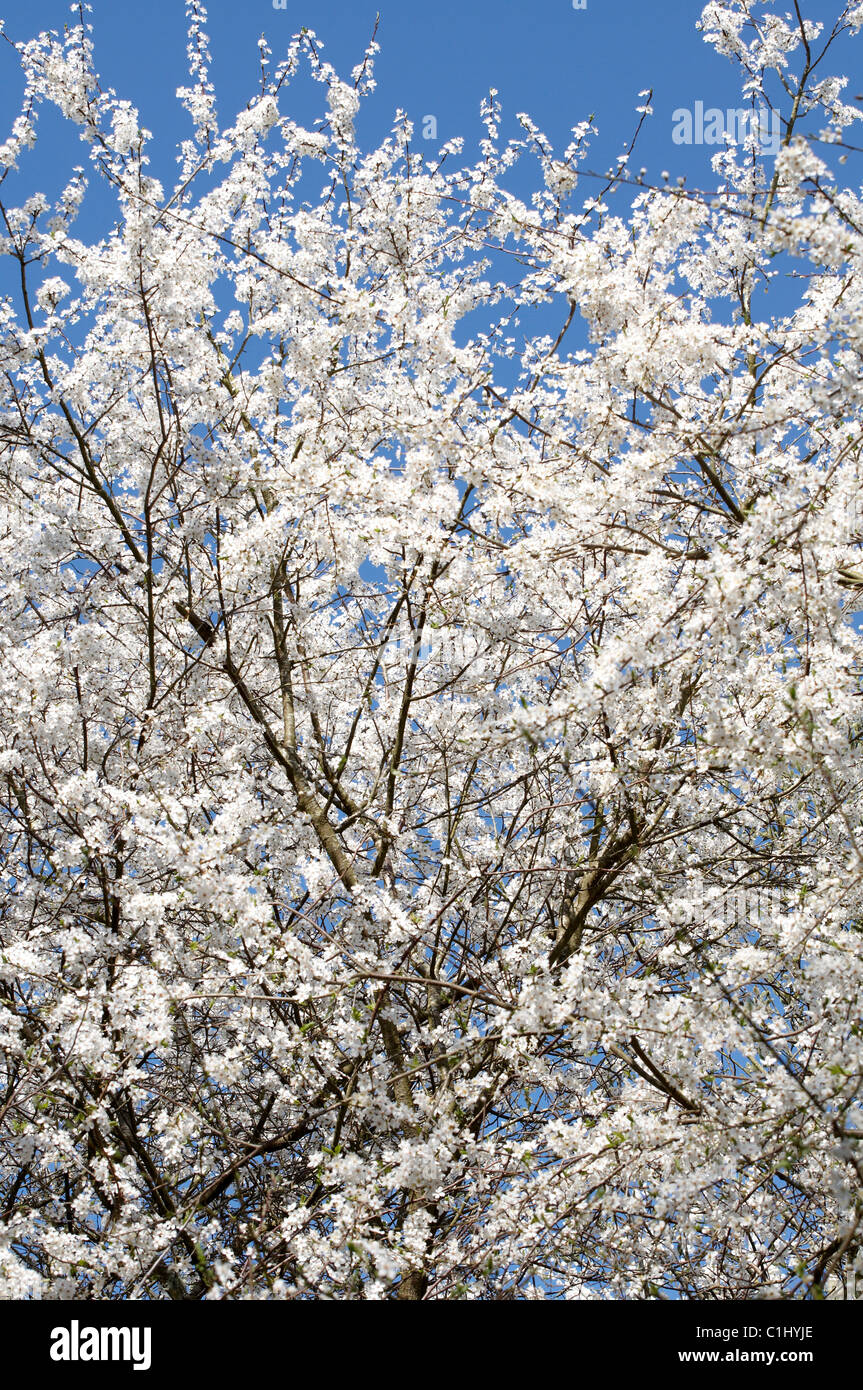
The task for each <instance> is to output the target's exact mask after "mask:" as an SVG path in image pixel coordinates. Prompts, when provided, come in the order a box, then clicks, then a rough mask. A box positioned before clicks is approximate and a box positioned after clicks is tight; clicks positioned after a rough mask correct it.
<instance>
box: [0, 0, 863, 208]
mask: <svg viewBox="0 0 863 1390" xmlns="http://www.w3.org/2000/svg"><path fill="white" fill-rule="evenodd" d="M839 3H840V0H804V10H805V13H806V14H807V15H810V16H811V17H813V18H825V19H826V18H828V17H832V16H833V15H835V13H836V12H837V9H838V7H839ZM92 8H93V13H92V16H91V19H92V22H93V25H94V33H95V40H96V53H97V62H98V66H99V70H100V73H101V76H102V80H103V84H104V85H106V86H112V87H114V88H115V89H116V91H117V93H118V95H119V96H122V97H126V98H128V99H130V100H131V101H132V102H133V103H134V104H135V105H136V106H138V108H139V110H140V112H141V117H142V121H143V124H144V125H145V126H147V127H148V128H149V129H150V130H152V131H153V132H154V133H155V134H156V135H157V136H158V137H159V138H160V143H161V141H162V140H164V141H165V142H166V143H165V144H164V145H162V149H161V157H160V156H158V155H156V157H155V158H154V163H153V172H154V173H156V174H158V175H159V176H160V177H163V178H165V179H166V181H167V182H170V181H171V175H172V168H173V158H172V152H171V149H170V146H171V143H172V142H173V141H174V140H175V139H176V138H179V137H182V136H184V135H186V134H187V133H188V118H187V117H186V115H185V113H184V112H183V111H182V110H181V109H180V108H179V106H178V104H177V102H176V101H175V96H174V94H175V92H176V88H177V87H178V86H179V85H181V84H183V83H184V82H186V81H187V80H188V78H187V73H186V66H185V18H184V4H183V0H139V3H132V0H93V6H92ZM378 8H379V9H380V13H381V22H380V27H379V31H378V40H379V42H380V44H381V48H382V52H381V54H380V56H379V58H378V64H377V77H378V89H377V91H376V93H375V95H374V97H373V98H372V102H371V104H370V105H369V106H368V107H367V109H366V113H365V115H364V117H363V118H362V121H361V124H360V127H359V129H360V134H361V138H362V139H363V142H364V143H366V142H370V141H372V140H375V141H376V140H377V139H379V138H381V137H382V136H383V135H384V134H385V132H386V131H387V130H388V128H389V125H390V123H391V119H392V116H393V113H394V111H395V109H396V108H397V107H402V108H404V109H405V110H407V111H408V113H409V115H410V116H411V117H412V118H413V119H414V120H415V122H416V125H417V131H418V134H419V128H420V125H421V121H422V118H423V117H424V116H426V115H434V116H435V117H436V118H437V123H438V135H439V138H440V140H446V139H449V138H451V137H452V136H454V135H463V136H464V137H465V139H466V142H467V146H466V148H467V151H468V152H471V153H472V150H473V147H474V144H475V141H476V139H477V138H478V137H479V136H480V135H481V133H482V132H481V128H480V126H479V122H478V114H477V113H478V108H479V103H480V100H481V99H482V97H483V96H484V95H485V94H486V93H487V92H488V89H489V87H491V86H494V87H497V88H498V89H499V92H500V97H501V100H502V101H503V103H504V127H503V130H504V133H507V134H509V133H516V132H515V131H514V129H513V128H512V125H511V123H510V121H509V120H507V117H510V118H512V117H513V116H514V114H515V112H517V111H526V112H528V114H529V115H530V116H531V117H532V118H533V119H534V120H535V121H536V123H537V124H538V125H539V126H540V128H541V129H543V130H544V131H545V132H546V134H547V135H548V136H549V137H550V138H551V139H552V140H553V141H554V143H555V144H556V145H557V146H558V148H559V149H561V150H562V149H563V148H564V147H565V146H566V144H567V142H568V136H569V130H570V127H571V126H572V125H574V124H575V123H576V122H577V121H580V120H583V119H584V118H586V117H587V116H588V115H589V114H590V113H591V112H595V113H596V124H597V126H598V128H599V133H600V134H599V139H598V140H597V144H596V147H595V150H596V157H595V162H596V166H597V167H598V168H602V169H604V168H606V167H607V166H608V164H609V162H610V161H611V160H612V159H613V158H614V156H616V155H617V153H618V152H619V151H620V150H621V149H622V148H623V145H624V143H625V142H626V141H628V139H629V137H630V136H631V134H632V132H633V130H634V127H635V122H636V120H637V117H636V116H635V114H634V112H635V107H636V106H637V105H639V98H638V92H639V91H640V90H641V89H642V88H645V87H653V88H654V91H655V95H654V100H653V106H654V110H655V115H654V116H653V117H652V118H651V119H650V121H649V122H648V125H647V127H646V129H645V131H644V132H643V136H642V140H641V141H640V142H639V146H638V151H637V158H636V159H635V161H634V162H635V164H636V166H639V165H642V164H643V165H646V166H647V169H648V175H649V177H650V178H651V180H653V179H657V180H658V179H659V176H660V173H661V171H662V170H663V169H668V170H669V172H670V173H671V175H672V177H674V178H676V177H677V175H679V174H681V173H682V174H686V175H687V177H688V180H689V182H690V183H693V182H695V183H697V184H698V185H699V186H707V187H709V186H710V183H711V178H710V172H709V156H710V154H711V153H713V150H712V149H711V148H710V147H709V146H702V147H700V148H699V147H689V148H688V147H685V146H680V145H675V144H674V143H673V142H672V139H671V131H672V112H673V111H674V109H675V108H676V107H690V108H691V107H692V106H693V104H694V102H696V101H699V100H700V101H703V102H704V103H705V105H706V106H713V105H716V106H720V107H723V108H727V107H728V106H729V105H732V106H737V105H740V104H741V103H740V98H739V94H738V87H737V78H736V73H735V69H734V68H733V66H732V65H731V64H730V63H729V62H728V61H727V60H726V59H722V58H720V57H718V56H717V55H716V54H715V53H714V51H713V49H712V48H710V47H709V46H708V45H707V44H706V43H705V42H704V40H703V39H702V37H701V35H700V34H699V33H698V32H697V31H696V28H695V24H696V21H697V19H698V17H699V15H700V13H701V3H700V0H655V3H649V0H587V8H586V9H584V10H574V9H573V5H572V0H533V3H532V4H531V3H530V0H528V2H527V3H515V0H427V2H425V3H424V2H423V0H288V7H287V9H286V10H275V9H273V6H272V2H271V0H211V3H210V5H209V6H208V9H209V16H210V26H209V27H210V31H211V38H212V49H213V60H214V62H213V71H212V76H213V79H214V81H215V84H216V89H217V92H218V94H219V114H220V117H221V119H222V120H223V121H225V122H226V123H227V122H228V121H229V119H230V118H231V117H232V116H233V114H235V112H236V110H238V109H239V108H241V107H242V106H244V105H245V104H246V101H247V99H248V97H249V96H250V95H251V94H252V92H253V90H254V87H255V83H256V78H257V74H258V62H257V60H258V52H257V39H258V37H259V36H260V34H261V33H265V34H266V36H267V38H268V40H269V42H270V45H271V47H272V50H273V59H274V61H278V59H279V57H280V56H281V55H282V53H283V51H284V47H285V44H286V43H287V41H288V39H289V38H290V36H291V34H292V33H294V32H295V31H296V30H297V29H299V28H300V27H301V26H302V25H306V26H308V27H309V28H311V29H314V30H315V32H316V33H317V35H318V36H319V38H320V39H321V40H323V42H324V44H325V56H326V57H327V58H328V59H329V61H330V62H332V63H333V65H334V66H335V67H336V69H337V70H338V71H339V72H340V73H341V74H342V75H343V76H346V77H347V76H348V75H349V73H350V69H351V67H352V66H353V65H354V64H355V63H356V62H358V61H359V60H360V58H361V56H362V52H363V49H364V47H365V44H366V41H367V39H368V38H369V36H370V34H371V32H372V28H373V25H374V19H375V13H376V11H377V10H378ZM784 8H785V7H784V6H783V5H781V4H780V5H779V9H780V11H781V10H782V9H784ZM69 9H70V7H69V3H68V0H0V17H2V18H3V19H4V20H5V24H6V33H7V34H8V35H9V37H10V38H12V39H19V38H27V37H30V36H32V35H33V34H34V33H35V32H36V31H37V30H39V29H41V28H54V29H60V30H62V27H63V24H64V22H66V21H71V16H70V12H69ZM855 47H856V53H852V55H851V56H852V58H853V64H854V65H856V71H857V72H858V74H860V76H859V77H857V78H856V79H853V78H852V80H856V81H857V82H858V84H859V85H860V86H861V87H863V42H861V41H858V42H857V44H856V45H855ZM844 56H845V58H846V70H849V69H850V71H851V72H852V74H853V71H854V66H853V65H852V64H850V63H849V62H848V50H847V48H846V51H845V55H844ZM20 90H21V82H20V73H19V72H18V71H17V59H16V57H15V54H14V53H13V52H12V51H11V49H9V47H8V46H7V45H3V46H2V51H0V132H2V134H3V135H5V131H6V129H8V124H9V121H10V119H11V117H12V116H13V115H14V114H15V111H16V109H17V102H18V97H19V94H20ZM853 90H856V89H853ZM313 95H314V99H315V102H316V106H315V111H317V109H319V105H320V102H321V95H322V93H321V89H320V88H319V87H315V88H314V92H313ZM291 100H293V102H294V103H295V105H294V108H293V109H292V110H291V112H290V114H292V115H295V117H296V118H297V119H306V118H308V117H310V116H311V115H312V114H314V112H313V110H312V107H311V106H310V105H309V104H308V103H309V100H310V93H309V92H308V91H307V90H304V89H303V87H302V84H299V86H298V88H297V90H296V93H295V96H294V97H293V98H289V103H290V101H291ZM42 124H43V125H44V127H45V133H46V135H47V134H48V125H47V124H46V123H45V122H44V121H43V122H42ZM50 129H51V137H52V143H53V157H54V160H55V161H57V162H58V163H59V162H61V157H62V153H63V146H64V144H65V142H64V141H63V139H62V137H61V136H60V135H59V132H58V131H57V129H56V127H54V126H53V125H51V127H50ZM68 151H69V153H70V154H71V155H73V156H74V157H73V159H72V161H71V162H81V163H86V160H85V159H84V158H83V154H84V152H83V150H81V148H80V146H77V149H76V142H75V141H72V142H71V143H70V144H69V146H68ZM154 153H155V152H154ZM46 154H47V152H43V153H42V154H40V155H39V156H38V157H37V158H36V160H35V161H34V162H33V163H31V165H30V168H29V176H30V178H29V180H28V182H30V187H31V188H32V186H33V185H32V181H31V180H32V179H33V177H34V175H35V173H36V172H37V171H38V172H39V173H41V170H42V169H43V168H44V165H43V162H42V161H43V160H44V159H45V158H46ZM62 162H63V163H65V160H62ZM58 174H59V170H58ZM534 177H535V176H534ZM48 181H49V182H50V180H48ZM45 191H46V192H50V191H51V190H50V189H48V188H46V189H45Z"/></svg>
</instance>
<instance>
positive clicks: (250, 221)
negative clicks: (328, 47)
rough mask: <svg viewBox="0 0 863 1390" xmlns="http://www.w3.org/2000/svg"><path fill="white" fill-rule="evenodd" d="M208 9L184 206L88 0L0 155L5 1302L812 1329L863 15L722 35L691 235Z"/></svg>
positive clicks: (858, 1203) (849, 779) (752, 18)
mask: <svg viewBox="0 0 863 1390" xmlns="http://www.w3.org/2000/svg"><path fill="white" fill-rule="evenodd" d="M837 11H838V4H837ZM204 19H205V15H204V12H203V10H202V9H201V7H200V5H198V4H197V0H191V3H190V5H189V25H190V27H189V55H190V70H191V81H190V86H189V87H188V89H184V90H183V91H181V93H180V97H181V99H182V101H183V103H184V105H185V107H186V109H187V111H188V113H189V116H190V117H191V122H192V127H193V131H194V133H193V135H191V136H190V138H189V139H188V140H186V141H185V142H184V143H183V145H182V146H181V149H180V152H179V154H180V161H179V164H180V167H179V175H178V178H177V182H176V186H175V187H173V188H172V189H170V190H167V189H165V188H164V187H163V186H162V184H161V183H159V182H158V181H157V180H156V179H155V178H154V177H152V176H151V175H150V174H148V173H147V167H148V165H147V153H146V151H147V148H148V135H147V132H146V131H144V130H142V129H141V128H140V125H139V118H138V114H137V112H136V111H135V110H134V109H133V108H132V107H131V106H130V105H129V104H128V103H127V102H124V101H123V100H121V99H119V98H117V97H116V96H115V95H114V94H113V93H112V92H105V91H103V90H102V88H101V87H100V85H99V82H98V78H97V76H96V74H95V69H94V67H93V55H92V49H91V40H90V36H89V30H88V26H87V25H86V23H85V19H84V15H83V13H82V14H81V15H80V16H79V20H80V22H78V23H76V24H75V25H74V26H72V27H70V28H69V30H68V32H67V33H66V34H65V36H63V37H62V38H61V37H59V36H57V35H53V34H42V35H40V36H39V37H38V38H37V39H35V40H34V41H32V42H30V43H27V44H22V45H19V46H18V48H19V56H20V62H21V64H22V66H23V72H24V75H25V98H24V104H23V107H22V111H21V115H20V117H19V118H18V119H17V120H16V122H15V124H14V127H13V130H12V133H11V135H10V136H9V138H8V140H7V141H6V143H5V145H3V146H2V147H0V161H2V163H0V175H2V180H0V252H2V265H3V266H4V267H5V268H4V270H3V271H2V274H3V277H4V278H3V282H2V288H3V290H4V291H5V292H6V293H5V295H4V298H3V299H2V302H0V371H2V394H0V514H2V515H1V516H0V521H2V524H0V603H2V609H0V614H2V616H0V643H2V646H0V653H2V659H0V690H2V706H3V711H4V715H3V721H2V733H0V805H2V835H3V839H2V846H3V875H4V892H3V897H2V917H0V1004H2V1009H0V1057H2V1073H0V1081H2V1092H0V1143H2V1153H3V1159H2V1171H0V1180H2V1185H0V1280H2V1284H0V1291H2V1294H3V1296H4V1297H13V1298H14V1297H25V1296H36V1297H52V1298H61V1299H66V1298H80V1297H87V1298H98V1299H122V1298H138V1297H148V1298H172V1299H197V1298H203V1297H209V1298H229V1299H233V1298H277V1299H288V1298H309V1297H313V1298H334V1299H363V1298H371V1299H389V1298H393V1299H413V1300H417V1299H466V1300H469V1299H503V1298H516V1299H530V1298H549V1297H567V1298H573V1297H575V1298H597V1297H612V1298H656V1297H668V1296H672V1297H674V1296H676V1297H683V1298H751V1297H759V1298H764V1297H790V1298H802V1297H807V1296H813V1295H814V1296H818V1295H819V1294H827V1295H830V1296H836V1295H840V1296H841V1294H842V1293H843V1292H848V1291H850V1292H852V1293H853V1290H854V1281H855V1272H856V1268H857V1259H858V1254H857V1252H858V1250H859V1249H860V1247H861V1236H860V1231H861V1219H863V1169H861V1157H863V1154H861V1142H860V1141H861V1138H863V1114H861V1106H860V1085H861V1075H863V1042H861V1031H863V935H861V933H863V925H861V923H863V917H861V910H863V909H861V904H863V831H861V815H863V799H861V789H860V780H861V779H860V763H859V754H858V751H857V740H858V737H859V731H860V727H861V725H860V706H859V704H858V703H857V697H858V696H859V695H860V693H861V688H863V687H861V684H860V678H859V677H860V668H861V650H860V645H861V639H860V637H859V635H858V633H857V631H856V630H855V627H854V625H853V623H851V622H849V621H848V607H849V605H848V599H849V596H853V589H854V586H855V585H857V584H858V582H859V583H860V584H863V579H861V578H860V577H859V576H858V574H857V571H856V569H855V563H856V560H855V556H856V555H857V550H858V549H859V546H860V543H861V540H863V536H861V534H860V532H859V530H858V526H857V521H856V512H855V499H856V498H857V497H858V496H859V492H860V484H861V477H860V471H859V469H860V461H861V442H863V435H861V418H863V370H861V367H863V364H861V356H863V201H861V198H860V195H859V194H858V193H855V192H854V190H853V189H852V188H850V187H847V186H845V183H844V180H843V177H842V168H841V167H840V165H841V164H842V163H844V161H845V159H846V157H853V155H854V145H853V138H854V137H853V131H854V125H853V123H854V121H855V120H856V118H857V117H858V114H859V112H858V109H857V108H856V107H855V106H854V105H853V103H852V102H850V99H849V100H848V101H846V100H843V88H844V81H843V80H842V79H837V78H835V77H833V76H831V70H832V69H831V67H830V65H831V61H832V58H833V54H834V52H836V51H837V49H838V48H839V46H840V44H843V43H846V41H847V42H849V43H853V41H854V36H855V35H856V34H857V32H858V31H859V30H860V28H861V27H863V5H861V4H859V3H852V4H847V5H846V6H845V8H844V9H842V10H841V13H839V12H837V17H836V20H835V24H834V25H833V27H832V28H830V27H822V26H821V25H819V24H816V23H814V22H812V21H811V20H808V19H806V18H805V17H804V16H803V15H802V14H801V12H800V11H799V10H798V7H797V4H796V3H795V4H794V12H793V14H790V15H784V16H783V15H780V13H779V12H777V11H776V10H775V9H774V7H773V5H772V4H770V3H766V4H763V3H760V0H759V2H758V3H756V0H715V2H714V3H710V4H708V5H707V6H706V8H705V10H704V13H703V16H702V21H701V27H702V30H703V35H704V38H705V39H706V40H708V41H709V42H710V43H712V44H713V45H714V46H715V47H716V48H717V49H718V50H719V51H720V52H722V53H724V54H726V55H728V56H729V57H730V58H731V59H732V60H734V61H736V62H737V63H738V64H739V65H740V67H741V70H742V78H743V82H744V91H745V94H746V99H747V100H751V101H753V102H759V103H768V104H769V105H770V106H771V108H772V109H778V110H779V112H780V115H781V119H782V140H781V149H780V151H779V153H778V155H777V156H776V158H775V160H773V159H765V158H763V157H762V156H761V153H760V151H759V149H758V145H757V130H755V128H754V127H753V130H754V133H753V134H752V135H751V136H747V137H746V138H745V139H744V140H743V141H742V143H738V144H736V145H734V144H732V145H729V146H728V148H725V149H722V150H721V151H718V152H717V154H716V155H715V156H714V161H713V163H714V169H715V180H716V186H715V188H714V189H713V190H711V191H710V193H709V194H700V193H695V192H690V191H689V190H688V189H686V188H685V187H683V186H679V185H675V184H673V183H670V182H667V181H666V182H665V183H664V184H663V185H661V186H659V187H656V186H652V185H650V184H648V183H647V182H646V181H644V180H643V178H641V177H640V176H639V175H638V174H637V173H635V172H630V161H629V160H628V157H627V156H622V157H621V159H620V161H619V163H618V165H617V166H616V167H615V168H614V169H612V170H611V172H610V173H609V175H608V177H607V178H606V179H604V180H599V179H596V178H588V177H587V171H588V169H589V167H590V158H589V153H588V149H589V140H590V135H591V130H590V127H589V125H588V124H587V123H585V124H583V125H580V126H578V127H576V128H575V130H574V131H573V139H572V143H571V145H570V146H569V148H568V149H567V150H565V151H563V152H561V153H560V154H559V155H558V156H557V157H555V155H554V152H553V151H552V149H551V148H550V145H549V143H548V141H547V140H546V139H545V137H544V136H543V134H542V133H541V132H540V131H538V130H537V129H536V128H535V127H534V126H533V125H532V124H531V122H530V121H529V120H528V118H527V117H521V118H520V121H521V133H520V135H519V138H518V139H517V140H513V141H511V142H509V143H505V142H503V141H502V139H501V136H500V133H499V129H498V125H499V120H500V115H499V111H498V108H497V104H496V102H495V100H494V94H493V95H492V97H491V98H490V99H489V101H488V102H486V104H485V105H484V107H483V119H484V123H485V138H484V139H483V140H482V143H481V146H480V151H479V157H478V159H477V160H476V161H475V162H473V163H466V162H464V160H463V158H462V156H461V148H460V146H459V144H458V143H457V142H453V143H452V144H450V145H448V146H444V147H443V149H442V150H441V151H440V152H439V153H438V154H437V155H435V157H434V158H432V159H431V160H429V159H427V158H426V159H423V158H421V157H420V155H419V154H418V152H417V150H416V146H415V145H412V143H411V134H412V132H411V127H410V124H409V122H408V120H407V119H406V118H405V117H404V116H399V117H398V118H397V121H396V125H395V127H394V129H393V131H392V134H391V136H390V137H389V138H388V139H387V140H386V141H385V142H384V143H383V144H382V145H381V146H380V147H379V148H377V149H374V150H372V151H371V152H370V153H365V152H363V151H362V150H361V149H360V148H358V145H357V142H356V139H355V133H354V118H355V114H356V111H357V108H358V104H359V102H360V100H361V98H362V97H363V96H364V95H365V94H366V93H367V92H368V91H369V90H370V89H371V88H372V87H373V77H372V74H373V60H374V54H375V51H376V44H375V43H374V42H372V44H371V45H370V48H369V50H368V52H367V53H366V55H365V59H364V61H363V62H362V63H361V64H360V65H359V66H358V67H357V69H356V70H355V71H354V72H353V74H352V76H351V79H350V80H349V81H343V80H341V79H340V78H339V77H338V76H337V75H336V73H335V72H334V71H333V70H332V69H331V68H330V66H329V65H328V64H327V63H325V62H324V60H323V58H322V56H321V51H320V46H319V44H318V42H317V40H316V39H315V37H314V35H312V34H310V33H308V32H305V31H304V32H303V33H302V34H300V35H298V36H297V37H296V38H295V39H294V40H293V42H292V43H291V45H290V47H289V49H288V52H287V56H286V57H285V59H284V60H283V61H281V62H279V63H278V64H274V63H271V62H270V55H269V51H268V49H267V48H266V45H264V44H263V43H262V50H261V56H262V80H261V90H260V93H259V95H258V96H257V97H256V98H255V99H254V100H253V101H252V102H251V103H250V104H249V106H248V107H247V109H245V110H244V111H242V112H241V113H240V114H239V116H238V117H237V118H236V119H235V120H234V121H233V123H232V124H229V125H227V126H225V125H222V124H220V123H219V121H218V118H217V112H216V107H215V100H214V95H213V90H212V87H211V84H210V81H209V76H208V63H209V59H208V51H207V41H206V34H205V29H204ZM303 65H308V69H309V70H310V72H311V73H312V75H313V76H314V77H315V78H316V79H317V80H318V81H319V82H320V84H321V94H322V98H323V99H324V101H325V114H324V115H323V116H322V118H321V120H320V121H319V122H318V123H317V124H316V125H315V126H314V128H313V129H306V128H303V127H301V126H299V125H298V124H297V123H296V122H295V121H294V120H292V119H291V117H290V115H289V114H288V111H289V107H290V101H289V96H290V92H289V86H290V80H291V78H292V77H293V76H294V74H295V72H296V71H297V70H298V68H300V67H301V66H303ZM44 103H54V104H55V105H56V106H57V107H59V109H60V111H61V112H62V113H63V115H64V116H65V117H66V118H67V119H68V120H69V121H70V122H73V123H75V125H76V126H78V127H79V129H80V132H81V135H82V137H83V139H84V140H85V142H86V145H87V154H88V156H89V165H90V174H89V177H90V178H91V179H95V180H97V181H101V182H102V184H103V186H104V189H105V190H106V191H107V192H108V193H110V195H111V196H112V197H113V198H114V199H115V200H116V209H117V213H116V216H117V222H116V225H115V226H114V228H113V230H111V231H110V232H107V231H106V235H105V236H104V239H102V240H100V241H98V242H96V243H90V242H88V241H86V240H81V239H78V238H77V237H76V214H77V213H78V210H79V205H80V204H81V202H82V199H83V197H84V193H85V187H86V184H87V178H86V177H85V173H84V170H83V169H78V168H76V169H72V170H70V171H69V175H68V181H67V182H66V184H65V188H64V191H63V192H62V194H61V196H60V198H59V201H57V202H56V204H53V203H52V202H51V201H49V199H47V198H46V197H44V196H43V195H41V194H39V193H34V194H33V196H32V197H30V198H28V199H27V200H26V201H25V202H24V203H23V204H22V205H17V204H13V203H12V201H10V199H9V198H8V196H7V194H6V189H7V188H8V187H10V186H11V185H12V184H13V182H14V180H16V179H18V180H20V179H21V177H22V176H23V175H22V171H24V170H26V156H27V148H28V147H29V146H30V145H31V144H33V142H34V140H35V139H36V133H37V116H38V113H39V109H40V107H41V106H42V105H43V104H44ZM649 114H650V112H649V108H648V107H646V106H645V107H644V108H642V109H641V112H640V115H641V119H642V120H644V119H646V118H647V117H648V116H649ZM519 159H520V160H521V161H522V167H527V165H528V163H529V161H534V163H533V165H532V166H531V167H533V168H535V169H536V170H537V171H538V175H539V177H538V178H537V184H538V191H537V192H536V193H535V194H534V196H533V197H532V198H531V199H530V200H529V201H527V202H525V201H523V200H522V199H521V198H519V197H518V196H516V194H515V193H514V192H513V191H512V188H511V186H510V187H508V184H510V185H511V183H512V179H511V178H510V173H511V169H512V166H513V165H514V163H515V162H516V160H519ZM16 170H17V171H18V172H14V173H13V174H11V175H10V177H9V178H8V180H7V177H6V176H7V174H9V171H16ZM322 180H323V183H324V188H323V192H321V191H320V190H321V181H322ZM768 285H769V286H770V288H771V289H772V290H773V296H772V299H771V298H765V291H766V289H767V287H768ZM777 292H778V298H777ZM852 607H853V605H852Z"/></svg>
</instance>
